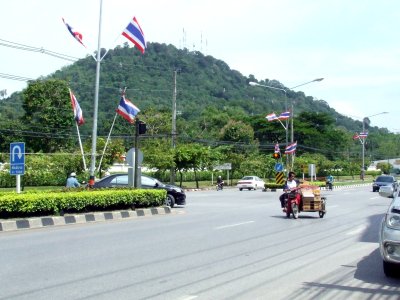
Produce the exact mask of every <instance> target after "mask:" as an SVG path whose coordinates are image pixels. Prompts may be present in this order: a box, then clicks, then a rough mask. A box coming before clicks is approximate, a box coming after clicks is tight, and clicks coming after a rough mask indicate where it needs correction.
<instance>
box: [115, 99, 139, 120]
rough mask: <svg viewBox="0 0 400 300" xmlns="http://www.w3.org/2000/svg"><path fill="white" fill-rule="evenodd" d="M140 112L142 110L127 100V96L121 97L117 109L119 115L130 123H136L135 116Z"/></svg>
mask: <svg viewBox="0 0 400 300" xmlns="http://www.w3.org/2000/svg"><path fill="white" fill-rule="evenodd" d="M139 112H140V109H139V108H137V107H136V105H134V104H133V103H132V102H131V101H129V100H128V99H126V98H125V95H122V96H121V100H120V101H119V105H118V108H117V114H119V115H120V116H122V117H123V118H124V119H125V120H127V121H128V122H129V123H131V124H133V123H135V116H136V115H137V114H138V113H139Z"/></svg>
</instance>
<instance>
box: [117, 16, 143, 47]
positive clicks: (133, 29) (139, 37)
mask: <svg viewBox="0 0 400 300" xmlns="http://www.w3.org/2000/svg"><path fill="white" fill-rule="evenodd" d="M122 35H123V36H124V37H126V38H127V39H128V40H130V41H131V42H132V43H134V44H135V45H136V47H138V48H139V50H140V52H142V54H143V53H144V50H145V49H146V40H145V38H144V33H143V30H142V28H140V25H139V23H138V21H137V20H136V17H133V20H132V21H131V22H130V23H129V24H128V26H126V28H125V30H124V31H123V32H122Z"/></svg>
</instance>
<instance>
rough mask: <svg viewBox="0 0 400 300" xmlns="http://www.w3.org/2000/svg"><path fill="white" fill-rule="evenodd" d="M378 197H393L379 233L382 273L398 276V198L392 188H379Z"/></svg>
mask: <svg viewBox="0 0 400 300" xmlns="http://www.w3.org/2000/svg"><path fill="white" fill-rule="evenodd" d="M379 195H380V196H383V197H393V200H392V202H391V203H390V205H389V208H388V210H387V212H386V214H385V217H384V218H383V220H382V223H381V228H380V232H379V249H380V252H381V256H382V259H383V271H384V272H385V275H386V276H388V277H397V276H400V196H399V190H394V189H393V187H392V186H381V187H380V189H379Z"/></svg>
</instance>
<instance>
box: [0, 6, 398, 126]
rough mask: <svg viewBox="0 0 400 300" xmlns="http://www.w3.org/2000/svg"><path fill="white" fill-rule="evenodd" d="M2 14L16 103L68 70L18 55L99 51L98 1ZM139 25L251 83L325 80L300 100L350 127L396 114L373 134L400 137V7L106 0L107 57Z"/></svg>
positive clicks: (0, 69)
mask: <svg viewBox="0 0 400 300" xmlns="http://www.w3.org/2000/svg"><path fill="white" fill-rule="evenodd" d="M0 8H1V12H2V16H1V18H0V28H1V32H0V57H1V64H0V90H4V89H6V90H7V93H8V94H9V95H10V94H11V93H12V92H15V91H20V90H22V89H23V88H25V87H26V82H25V81H20V80H15V78H16V77H15V76H17V78H20V77H24V78H33V79H36V78H38V77H39V76H46V75H49V74H51V73H53V72H54V71H56V70H58V69H60V68H62V67H63V66H67V65H69V64H70V63H71V62H70V61H67V60H62V59H59V58H56V57H53V56H51V55H47V54H44V53H41V52H32V51H24V50H20V49H17V48H15V47H16V46H17V47H19V46H20V45H29V46H32V47H35V48H43V49H44V50H48V51H53V52H56V53H61V54H65V55H69V56H72V57H76V58H81V57H84V56H86V55H87V54H92V53H93V51H95V50H96V49H97V45H98V32H99V14H100V0H69V1H54V0H34V1H33V0H31V1H27V0H13V1H9V0H0ZM133 16H136V18H137V19H138V21H139V23H140V25H141V27H142V29H143V31H144V33H145V36H146V39H147V41H149V42H159V43H166V44H173V45H175V46H176V47H178V48H182V47H186V48H188V49H189V50H197V51H201V52H203V53H204V54H207V55H211V56H213V57H215V58H217V59H221V60H223V61H225V62H226V63H227V64H228V65H229V66H230V67H231V68H232V69H235V70H238V71H239V72H240V73H242V74H243V75H245V76H248V75H250V74H253V75H254V76H255V77H256V78H257V79H258V80H262V79H276V80H279V81H280V82H281V83H283V84H284V85H285V86H287V87H294V86H297V85H299V84H302V83H305V82H308V81H311V80H313V79H315V78H320V77H323V78H324V80H323V81H321V82H315V83H310V84H307V85H305V86H302V87H299V88H298V89H296V90H298V91H299V90H301V91H303V92H304V93H305V94H306V95H308V96H313V97H314V98H316V99H322V100H325V101H326V102H327V103H328V104H329V105H330V106H331V107H333V108H335V109H336V110H337V111H338V112H340V113H342V114H344V115H347V116H350V117H352V118H353V119H358V120H361V119H362V118H363V117H366V116H372V115H376V114H379V113H381V112H389V113H388V114H381V115H376V116H373V117H371V118H370V120H371V125H372V126H379V127H386V128H388V129H389V130H391V131H393V132H400V124H399V123H398V121H397V120H398V116H399V115H400V114H399V113H400V111H399V105H398V104H397V103H398V98H399V96H400V39H399V30H400V1H397V0H379V1H378V0H319V1H315V0H247V1H239V0H230V1H224V0H221V1H215V0H214V1H210V0H202V1H195V0H169V1H162V0H153V1H152V0H148V1H132V0H103V5H102V28H101V47H102V48H107V49H108V48H114V47H115V46H116V45H118V44H122V43H124V42H125V41H126V40H125V39H124V38H123V37H122V36H121V32H122V30H123V29H124V28H125V27H126V25H127V24H128V23H129V21H130V20H131V19H132V17H133ZM62 17H64V18H65V20H66V21H67V22H68V23H70V25H72V26H73V27H74V29H75V30H77V31H80V32H81V33H82V34H83V40H84V43H85V44H86V45H87V49H85V48H84V47H82V46H81V45H80V44H79V43H78V42H76V41H75V40H74V39H73V38H72V37H71V36H70V34H69V32H68V31H67V29H66V27H65V25H64V24H63V22H62V19H61V18H62ZM10 42H12V43H14V44H12V45H13V46H14V47H7V46H5V44H6V45H10ZM17 44H18V45H17ZM132 51H138V50H137V49H132ZM10 75H11V76H10ZM4 77H8V78H4ZM10 77H13V78H14V79H9V78H10ZM20 79H21V78H20ZM0 105H1V102H0Z"/></svg>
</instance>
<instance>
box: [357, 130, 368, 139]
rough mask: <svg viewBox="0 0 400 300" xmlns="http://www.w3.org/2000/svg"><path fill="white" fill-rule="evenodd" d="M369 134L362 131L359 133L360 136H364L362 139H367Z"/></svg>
mask: <svg viewBox="0 0 400 300" xmlns="http://www.w3.org/2000/svg"><path fill="white" fill-rule="evenodd" d="M367 136H368V132H366V131H365V132H360V134H359V137H360V138H362V139H366V138H367Z"/></svg>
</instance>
